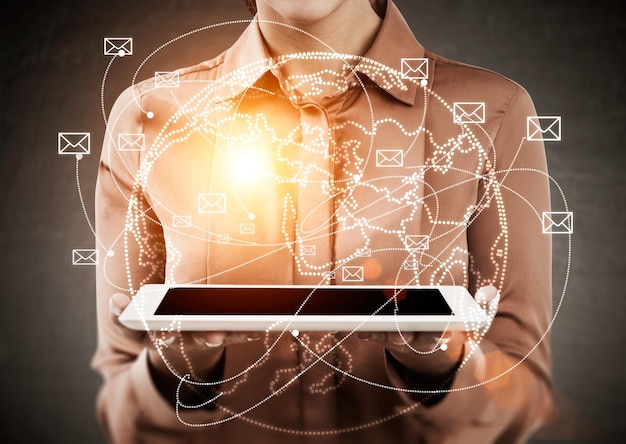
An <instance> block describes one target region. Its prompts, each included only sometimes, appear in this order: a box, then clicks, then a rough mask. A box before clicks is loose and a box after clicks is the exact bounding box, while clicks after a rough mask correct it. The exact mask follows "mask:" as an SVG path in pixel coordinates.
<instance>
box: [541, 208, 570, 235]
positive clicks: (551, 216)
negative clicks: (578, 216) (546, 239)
mask: <svg viewBox="0 0 626 444" xmlns="http://www.w3.org/2000/svg"><path fill="white" fill-rule="evenodd" d="M573 232H574V213H572V212H571V211H557V212H544V213H543V233H544V234H572V233H573Z"/></svg>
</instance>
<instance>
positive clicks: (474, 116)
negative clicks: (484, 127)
mask: <svg viewBox="0 0 626 444" xmlns="http://www.w3.org/2000/svg"><path fill="white" fill-rule="evenodd" d="M453 111H454V123H485V102H454V107H453Z"/></svg>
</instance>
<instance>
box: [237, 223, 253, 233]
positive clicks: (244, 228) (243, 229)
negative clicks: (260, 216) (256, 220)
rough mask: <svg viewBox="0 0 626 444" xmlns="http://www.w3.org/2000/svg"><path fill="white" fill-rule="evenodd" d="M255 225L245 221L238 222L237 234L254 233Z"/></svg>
mask: <svg viewBox="0 0 626 444" xmlns="http://www.w3.org/2000/svg"><path fill="white" fill-rule="evenodd" d="M254 231H255V226H254V224H253V223H250V222H245V223H242V224H239V234H254Z"/></svg>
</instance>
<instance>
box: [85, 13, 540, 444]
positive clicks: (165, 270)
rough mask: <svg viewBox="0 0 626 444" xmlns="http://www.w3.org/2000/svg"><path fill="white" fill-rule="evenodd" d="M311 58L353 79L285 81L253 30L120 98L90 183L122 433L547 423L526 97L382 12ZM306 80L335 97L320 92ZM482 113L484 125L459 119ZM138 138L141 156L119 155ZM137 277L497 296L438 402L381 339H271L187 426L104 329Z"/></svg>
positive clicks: (350, 431)
mask: <svg viewBox="0 0 626 444" xmlns="http://www.w3.org/2000/svg"><path fill="white" fill-rule="evenodd" d="M309 56H311V55H310V54H306V55H297V56H294V57H296V58H302V57H309ZM320 56H323V57H326V58H329V59H335V60H336V59H340V60H344V66H343V69H342V70H341V72H336V73H333V72H324V73H319V74H318V75H317V76H313V77H311V78H309V79H306V81H301V82H298V81H297V79H285V78H282V76H281V69H280V68H281V65H282V64H286V63H289V60H288V59H271V58H270V57H268V55H267V52H266V50H265V47H264V44H263V39H262V36H261V34H260V31H259V28H258V24H257V23H256V22H252V23H251V24H250V26H249V27H248V28H247V29H246V31H245V32H244V33H243V34H242V36H241V37H240V38H239V40H238V41H237V42H236V43H235V44H234V45H233V47H232V48H230V49H229V50H227V51H226V52H225V53H223V54H222V55H220V56H218V57H217V58H215V59H213V60H211V61H207V62H204V63H200V64H198V65H196V66H192V67H188V68H184V69H180V70H178V71H177V73H178V81H179V86H178V87H176V88H169V87H168V88H157V87H155V83H154V80H153V79H148V80H145V81H143V82H140V83H138V84H135V85H133V86H132V87H130V88H128V89H127V90H126V91H125V92H124V93H123V94H122V95H121V96H120V97H119V98H118V100H117V101H116V103H115V105H114V107H113V109H112V111H111V114H110V117H109V121H108V127H107V133H106V136H105V140H104V144H103V149H102V155H101V162H100V170H99V175H98V182H97V190H96V230H97V236H98V239H99V241H100V242H101V245H100V257H101V258H103V259H102V260H101V261H100V264H99V267H98V287H97V301H98V334H99V341H98V348H97V351H96V353H95V356H94V359H93V366H94V368H95V369H96V370H97V371H98V372H100V373H101V374H102V376H103V378H104V383H103V386H102V388H101V391H100V394H99V398H98V405H97V406H98V407H97V412H98V418H99V420H100V422H101V424H102V426H103V428H104V430H105V432H106V434H107V436H108V438H109V439H110V440H111V441H112V442H120V443H134V442H150V443H170V442H171V443H174V442H190V443H192V442H202V443H208V442H215V443H240V442H245V440H254V442H256V443H314V442H323V443H334V442H338V443H377V444H379V443H381V442H393V443H457V442H458V443H488V442H506V443H512V442H523V441H524V440H525V439H526V438H527V437H528V436H529V435H530V434H531V433H532V432H533V431H534V430H535V429H536V428H537V427H538V426H539V425H540V424H541V423H542V421H543V420H545V418H546V416H547V415H548V413H549V410H550V405H551V388H550V387H551V369H550V348H549V342H548V340H547V339H544V335H545V334H546V330H547V328H548V325H549V322H550V319H551V316H552V311H551V243H550V237H549V235H546V234H543V233H542V228H541V217H540V215H541V213H542V212H543V211H549V210H550V202H549V187H548V180H547V176H546V159H545V153H544V147H543V145H542V143H541V142H536V141H528V140H526V124H527V117H528V116H534V115H535V110H534V107H533V104H532V101H531V99H530V97H529V95H528V93H527V92H526V91H525V90H524V89H523V88H522V87H521V86H519V85H518V84H516V83H514V82H513V81H511V80H509V79H506V78H504V77H503V76H501V75H498V74H496V73H493V72H491V71H488V70H485V69H481V68H476V67H473V66H468V65H465V64H462V63H458V62H455V61H451V60H447V59H445V58H443V57H440V56H438V55H436V54H433V53H432V52H430V51H428V50H425V49H424V48H423V47H422V46H421V45H420V44H419V43H418V42H417V41H416V40H415V38H414V36H413V34H412V32H411V30H410V29H409V27H408V25H407V24H406V22H405V21H404V19H403V17H402V15H401V14H400V12H399V11H398V10H397V8H396V7H395V5H393V3H392V2H389V3H388V7H387V11H386V15H385V18H384V22H383V24H382V27H381V29H380V31H379V33H378V35H377V37H376V39H375V41H374V43H373V45H372V46H371V48H370V49H369V50H368V52H367V53H366V54H365V56H364V57H356V56H351V55H339V54H333V53H327V54H321V55H320ZM403 58H424V59H427V61H428V62H427V67H424V69H427V76H424V77H427V79H425V80H426V82H425V84H422V82H421V79H419V78H417V79H414V78H407V77H411V76H414V74H415V73H411V72H409V73H406V72H405V74H408V76H407V75H404V76H403V75H402V69H403V65H402V59H403ZM316 82H330V83H331V84H333V85H335V86H336V92H335V93H333V94H330V95H329V96H327V97H325V98H324V99H322V100H321V101H313V100H311V99H310V95H308V94H309V93H310V94H314V93H315V85H316ZM472 103H473V104H483V112H484V116H483V115H481V114H480V109H479V110H478V112H479V113H478V114H477V115H475V116H473V117H472V115H471V112H470V113H469V114H468V115H462V112H461V111H460V110H459V109H457V108H458V106H457V105H458V104H466V105H467V104H472ZM468 106H469V105H468ZM466 111H468V110H467V109H466ZM469 111H476V110H469ZM148 112H153V113H154V116H153V117H152V118H148V116H147V113H148ZM481 117H483V118H482V119H480V118H481ZM473 118H478V119H479V120H480V122H478V123H476V121H470V122H467V121H466V120H467V119H470V120H471V119H473ZM463 119H465V120H463ZM128 134H141V135H143V137H144V149H143V150H136V151H129V150H123V149H120V146H119V145H120V144H119V141H120V135H128ZM185 217H188V219H185ZM189 219H190V221H191V226H189V225H188V224H187V223H186V222H185V223H182V222H181V221H184V220H189ZM415 236H428V242H427V245H425V246H423V247H425V248H422V247H420V248H417V249H416V248H414V245H408V243H410V242H412V241H414V240H415V239H417V238H416V237H415ZM146 283H168V284H174V283H178V284H188V283H192V284H204V283H211V284H218V283H229V284H310V285H332V284H344V285H376V284H385V285H398V286H404V285H463V286H465V287H467V288H468V289H469V290H470V292H471V293H472V294H474V293H475V292H476V290H477V289H478V288H480V287H482V286H484V285H494V286H496V287H497V288H498V289H499V290H500V293H501V300H500V304H499V308H498V312H497V315H496V316H495V319H494V320H493V323H492V325H491V328H490V329H489V331H488V332H487V333H486V335H485V336H484V337H482V336H480V337H477V340H476V341H468V343H467V344H466V346H465V352H464V356H463V361H462V364H461V367H460V369H459V371H458V372H457V373H456V374H455V376H454V379H453V381H452V383H451V385H450V387H449V390H450V392H449V393H447V394H446V395H445V396H444V397H443V398H442V399H441V400H440V401H439V402H437V403H435V404H434V405H431V406H428V407H427V406H425V405H422V404H420V403H419V402H417V401H415V399H416V398H415V396H412V395H411V393H407V392H406V391H402V390H397V388H400V389H402V388H408V389H419V387H407V384H406V382H405V378H403V377H402V374H403V372H401V371H398V369H397V365H396V364H397V363H394V364H393V365H392V364H391V363H390V362H388V358H387V355H386V354H385V351H384V349H383V348H382V347H381V346H380V345H379V344H376V343H372V342H363V341H360V340H358V339H357V338H356V336H355V335H349V334H347V333H331V332H315V333H313V332H311V333H307V332H304V333H302V334H301V336H300V338H299V340H300V341H302V344H300V343H299V342H298V340H296V339H295V338H294V337H293V336H291V335H290V334H282V335H281V330H280V329H277V331H274V332H271V333H269V334H268V335H266V337H265V338H264V339H263V340H262V341H259V342H254V343H248V344H241V345H236V346H230V347H227V349H226V352H225V363H224V375H223V376H224V379H225V380H227V382H224V383H223V384H221V385H220V386H219V388H218V390H219V392H221V393H223V395H222V396H221V397H220V398H219V399H218V400H217V401H216V402H215V403H214V407H213V408H211V409H180V411H179V414H180V419H182V421H181V420H179V418H178V417H177V414H176V411H175V410H174V409H173V408H172V406H171V405H169V404H168V403H167V402H166V401H165V400H164V399H163V398H162V397H161V395H160V394H159V392H158V390H157V389H156V388H155V387H154V385H153V382H152V379H151V377H150V370H149V366H148V362H147V354H146V350H145V348H144V347H145V343H144V342H134V341H131V340H129V339H126V338H125V337H124V336H122V335H121V334H120V332H119V331H118V330H117V329H116V328H115V326H114V325H113V323H112V322H111V320H110V318H109V307H108V300H109V298H110V296H111V295H112V294H113V293H116V292H126V293H127V294H129V295H134V294H135V293H136V291H137V290H138V289H139V288H140V287H141V285H143V284H146ZM542 339H543V340H542ZM303 344H304V345H303ZM268 349H270V352H269V354H267V357H265V358H262V357H263V356H264V354H265V353H266V351H267V350H268ZM319 355H323V356H324V359H323V360H319V359H318V358H317V356H319ZM260 358H262V359H260ZM255 363H256V364H255ZM251 364H255V365H254V366H252V368H251V369H250V370H249V371H247V372H245V373H243V374H242V375H241V376H239V377H236V378H234V379H232V380H229V379H230V378H231V377H232V376H233V375H239V374H240V373H241V371H242V370H245V369H247V368H248V367H249V366H250V365H251ZM192 366H193V363H191V367H192ZM177 370H178V371H179V372H180V373H181V374H185V373H189V372H192V370H193V369H192V368H189V369H184V368H181V369H177ZM305 370H306V371H305ZM242 412H245V413H243V414H241V413H242ZM184 423H189V424H196V425H199V424H211V425H205V426H200V427H196V426H190V425H186V424H184Z"/></svg>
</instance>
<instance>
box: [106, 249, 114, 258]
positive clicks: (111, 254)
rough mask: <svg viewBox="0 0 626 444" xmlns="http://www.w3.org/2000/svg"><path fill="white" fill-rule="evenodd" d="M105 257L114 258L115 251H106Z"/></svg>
mask: <svg viewBox="0 0 626 444" xmlns="http://www.w3.org/2000/svg"><path fill="white" fill-rule="evenodd" d="M107 256H109V257H113V256H115V251H113V250H109V251H107Z"/></svg>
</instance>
